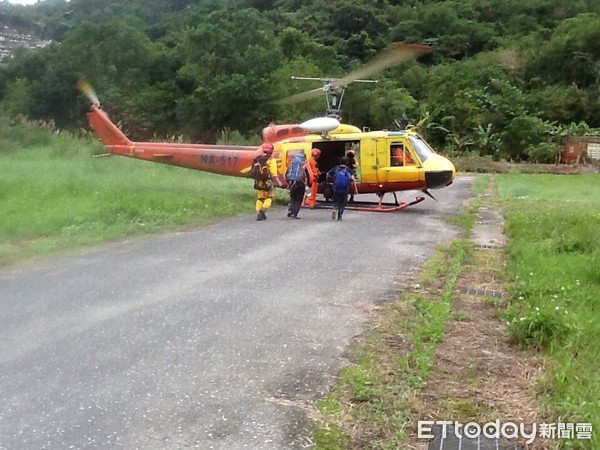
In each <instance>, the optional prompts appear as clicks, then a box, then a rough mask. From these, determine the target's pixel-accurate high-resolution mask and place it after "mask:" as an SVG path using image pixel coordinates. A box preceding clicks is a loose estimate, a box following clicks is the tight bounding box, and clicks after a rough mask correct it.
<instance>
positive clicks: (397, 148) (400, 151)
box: [391, 144, 413, 167]
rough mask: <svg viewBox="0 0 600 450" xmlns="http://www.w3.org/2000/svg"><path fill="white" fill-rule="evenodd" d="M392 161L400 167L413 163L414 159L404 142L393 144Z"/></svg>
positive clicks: (393, 164)
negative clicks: (405, 147)
mask: <svg viewBox="0 0 600 450" xmlns="http://www.w3.org/2000/svg"><path fill="white" fill-rule="evenodd" d="M391 153H392V158H391V163H392V166H395V167H399V166H405V165H410V164H413V160H412V158H411V157H410V153H409V152H408V151H407V150H405V149H404V145H402V144H392V146H391Z"/></svg>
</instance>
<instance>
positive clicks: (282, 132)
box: [261, 123, 308, 143]
mask: <svg viewBox="0 0 600 450" xmlns="http://www.w3.org/2000/svg"><path fill="white" fill-rule="evenodd" d="M307 134H308V132H307V131H306V130H304V129H302V128H300V126H299V125H297V124H284V125H275V124H274V123H271V124H269V125H268V126H267V127H265V128H263V130H262V132H261V136H262V140H263V142H271V143H272V142H277V141H281V140H282V139H289V138H293V137H299V136H306V135H307Z"/></svg>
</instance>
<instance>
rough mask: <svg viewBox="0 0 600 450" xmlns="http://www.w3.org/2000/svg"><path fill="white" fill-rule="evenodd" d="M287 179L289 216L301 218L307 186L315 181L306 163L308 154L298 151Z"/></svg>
mask: <svg viewBox="0 0 600 450" xmlns="http://www.w3.org/2000/svg"><path fill="white" fill-rule="evenodd" d="M286 179H287V183H288V186H289V188H290V204H289V207H288V214H287V216H288V217H290V218H292V219H299V217H298V212H299V211H300V207H301V206H302V202H303V200H304V194H305V192H306V188H307V187H309V186H311V184H312V182H313V176H312V172H311V170H310V167H309V166H308V164H307V163H306V155H305V154H304V153H302V152H301V153H297V154H296V155H295V156H294V159H293V160H292V163H291V164H290V167H289V169H288V171H287V173H286Z"/></svg>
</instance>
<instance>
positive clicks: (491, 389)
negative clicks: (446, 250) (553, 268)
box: [407, 249, 548, 450]
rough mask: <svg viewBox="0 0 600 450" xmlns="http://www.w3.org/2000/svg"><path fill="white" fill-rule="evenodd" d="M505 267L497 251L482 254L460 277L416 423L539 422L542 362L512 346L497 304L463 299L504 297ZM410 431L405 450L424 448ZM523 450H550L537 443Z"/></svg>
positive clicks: (418, 404)
mask: <svg viewBox="0 0 600 450" xmlns="http://www.w3.org/2000/svg"><path fill="white" fill-rule="evenodd" d="M503 267H504V256H503V251H502V250H501V249H480V250H476V251H475V254H474V255H473V257H472V258H471V259H470V262H469V264H468V266H467V267H465V268H464V270H463V272H462V275H461V276H460V277H459V279H458V281H457V291H456V292H455V295H454V299H453V304H452V312H451V313H450V317H449V320H448V321H447V323H446V328H445V334H444V338H443V340H442V341H441V342H440V343H439V344H438V348H437V353H436V360H435V364H434V367H433V368H432V371H431V375H430V378H429V379H428V381H427V386H426V387H425V388H424V389H423V391H422V393H421V395H420V396H419V398H418V400H417V402H416V406H415V408H416V411H415V416H416V417H418V418H419V420H434V421H436V420H453V421H454V420H456V421H458V422H460V423H462V424H466V423H468V422H477V423H480V424H484V423H487V422H490V421H491V422H493V421H495V420H499V421H500V423H506V422H509V421H510V422H514V423H525V424H527V425H528V426H529V425H531V424H534V423H541V422H543V417H542V415H541V413H540V408H539V406H538V404H537V402H536V399H535V393H534V385H535V378H536V376H537V375H538V374H539V373H540V372H541V371H542V369H543V362H542V360H541V358H538V357H536V356H534V355H531V354H528V353H526V352H524V351H521V350H520V349H519V348H517V347H515V346H514V345H513V344H512V343H511V342H510V338H509V335H508V332H507V329H506V326H505V324H504V323H503V322H502V320H501V319H500V318H499V317H498V314H497V308H498V306H500V305H501V303H502V301H503V300H502V299H501V298H498V297H489V296H482V295H469V294H466V293H464V291H466V288H471V289H470V290H469V292H474V291H475V292H477V293H478V294H479V292H482V291H486V292H490V291H492V292H495V293H498V292H502V291H503V285H502V272H503V271H502V269H503ZM461 288H462V289H461ZM476 290H477V291H476ZM415 425H416V424H415ZM413 431H414V433H411V434H412V436H411V437H410V438H409V442H408V443H407V444H408V445H407V446H408V448H411V449H424V448H426V447H427V443H426V442H424V441H423V440H418V439H416V436H415V434H416V430H413ZM521 444H523V445H524V443H521ZM524 447H525V445H524ZM526 448H529V449H536V450H539V449H545V448H548V447H547V443H546V442H541V441H540V440H539V439H536V441H534V443H533V444H531V445H530V446H528V447H526Z"/></svg>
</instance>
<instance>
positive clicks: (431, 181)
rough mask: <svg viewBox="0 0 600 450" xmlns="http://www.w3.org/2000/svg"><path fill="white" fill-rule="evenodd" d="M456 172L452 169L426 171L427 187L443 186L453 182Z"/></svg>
mask: <svg viewBox="0 0 600 450" xmlns="http://www.w3.org/2000/svg"><path fill="white" fill-rule="evenodd" d="M453 179H454V172H453V171H452V170H432V171H428V172H425V184H426V185H427V189H436V188H442V187H444V186H448V185H449V184H452V180H453Z"/></svg>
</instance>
